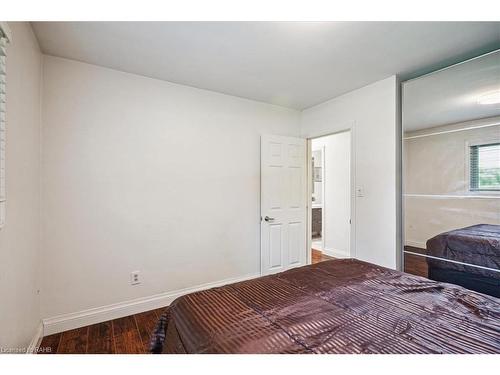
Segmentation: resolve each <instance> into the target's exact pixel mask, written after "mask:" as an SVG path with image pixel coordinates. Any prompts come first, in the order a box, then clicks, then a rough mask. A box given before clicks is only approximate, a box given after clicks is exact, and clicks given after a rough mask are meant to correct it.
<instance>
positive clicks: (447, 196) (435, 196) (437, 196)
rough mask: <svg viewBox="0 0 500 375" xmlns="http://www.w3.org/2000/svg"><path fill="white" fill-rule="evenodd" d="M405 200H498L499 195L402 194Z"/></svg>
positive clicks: (475, 193)
mask: <svg viewBox="0 0 500 375" xmlns="http://www.w3.org/2000/svg"><path fill="white" fill-rule="evenodd" d="M403 196H404V197H405V198H429V199H500V195H479V194H477V192H474V194H469V195H467V194H466V195H458V194H457V195H454V194H403Z"/></svg>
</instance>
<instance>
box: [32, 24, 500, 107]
mask: <svg viewBox="0 0 500 375" xmlns="http://www.w3.org/2000/svg"><path fill="white" fill-rule="evenodd" d="M33 28H34V31H35V33H36V36H37V38H38V40H39V42H40V46H41V49H42V51H43V52H44V53H46V54H50V55H54V56H60V57H65V58H70V59H75V60H79V61H83V62H87V63H91V64H96V65H101V66H105V67H109V68H113V69H118V70H122V71H125V72H130V73H136V74H141V75H144V76H148V77H153V78H158V79H162V80H166V81H171V82H175V83H180V84H184V85H189V86H194V87H198V88H203V89H208V90H213V91H218V92H221V93H226V94H230V95H236V96H240V97H244V98H249V99H254V100H259V101H263V102H267V103H272V104H278V105H282V106H286V107H291V108H295V109H299V110H301V109H304V108H307V107H310V106H313V105H315V104H318V103H321V102H324V101H326V100H328V99H330V98H333V97H335V96H338V95H341V94H343V93H345V92H348V91H351V90H354V89H356V88H359V87H362V86H365V85H367V84H369V83H372V82H375V81H377V80H380V79H383V78H386V77H388V76H390V75H393V74H402V75H409V74H412V73H414V72H416V71H420V70H422V69H428V68H429V67H431V66H436V65H439V64H440V63H442V62H444V61H447V60H450V59H454V58H455V59H456V58H457V57H459V56H463V55H464V54H467V53H471V52H473V51H477V50H480V49H481V48H484V47H485V46H488V45H491V44H494V43H499V40H500V23H493V22H490V23H479V22H467V23H464V22H462V23H460V22H437V23H429V22H321V23H318V22H62V23H60V22H35V23H33Z"/></svg>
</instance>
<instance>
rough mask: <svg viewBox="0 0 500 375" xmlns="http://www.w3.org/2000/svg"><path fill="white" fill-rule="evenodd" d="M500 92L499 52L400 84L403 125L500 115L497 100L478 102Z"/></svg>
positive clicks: (414, 126) (411, 126)
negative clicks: (485, 96) (488, 102)
mask: <svg viewBox="0 0 500 375" xmlns="http://www.w3.org/2000/svg"><path fill="white" fill-rule="evenodd" d="M495 91H500V51H498V52H496V53H490V54H488V55H485V56H483V57H479V58H476V59H473V60H470V61H467V62H464V63H462V64H458V65H455V66H452V67H450V68H448V69H444V70H441V71H438V72H435V73H432V74H429V75H426V76H424V77H421V78H417V79H414V80H411V81H408V82H406V83H404V84H403V127H404V129H405V131H407V132H408V131H415V130H421V129H426V128H431V127H435V126H439V125H445V124H452V123H457V122H464V121H469V120H475V119H481V118H486V117H493V116H500V103H496V104H495V103H493V104H486V105H485V104H481V103H479V99H480V98H481V96H482V95H485V94H487V93H491V92H495Z"/></svg>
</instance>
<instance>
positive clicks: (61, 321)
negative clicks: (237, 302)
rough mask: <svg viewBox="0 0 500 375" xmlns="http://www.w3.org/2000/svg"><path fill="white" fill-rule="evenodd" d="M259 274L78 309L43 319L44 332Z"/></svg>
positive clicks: (100, 319) (126, 312)
mask: <svg viewBox="0 0 500 375" xmlns="http://www.w3.org/2000/svg"><path fill="white" fill-rule="evenodd" d="M259 276H260V274H252V275H246V276H243V277H236V278H231V279H225V280H220V281H215V282H211V283H206V284H202V285H198V286H195V287H192V288H185V289H180V290H176V291H172V292H166V293H161V294H156V295H153V296H149V297H143V298H137V299H134V300H130V301H125V302H119V303H115V304H112V305H107V306H101V307H96V308H93V309H88V310H83V311H78V312H75V313H69V314H63V315H58V316H54V317H51V318H45V319H42V322H43V334H44V335H52V334H54V333H59V332H63V331H67V330H70V329H75V328H79V327H85V326H88V325H91V324H96V323H101V322H105V321H108V320H112V319H117V318H122V317H124V316H128V315H133V314H138V313H141V312H144V311H149V310H154V309H158V308H160V307H165V306H168V305H170V304H171V303H172V302H173V301H174V300H175V299H176V298H177V297H180V296H183V295H185V294H189V293H193V292H197V291H200V290H204V289H210V288H214V287H218V286H222V285H226V284H231V283H236V282H239V281H245V280H249V279H253V278H256V277H259Z"/></svg>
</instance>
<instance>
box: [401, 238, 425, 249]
mask: <svg viewBox="0 0 500 375" xmlns="http://www.w3.org/2000/svg"><path fill="white" fill-rule="evenodd" d="M405 245H406V246H413V247H418V248H420V249H426V248H427V245H426V244H425V242H418V241H412V240H406V241H405Z"/></svg>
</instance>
